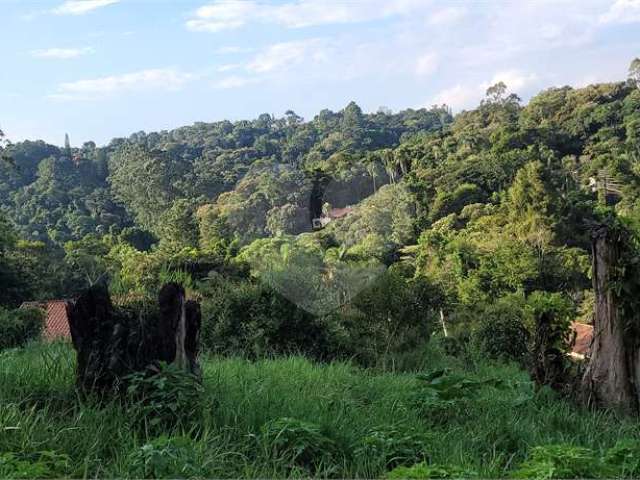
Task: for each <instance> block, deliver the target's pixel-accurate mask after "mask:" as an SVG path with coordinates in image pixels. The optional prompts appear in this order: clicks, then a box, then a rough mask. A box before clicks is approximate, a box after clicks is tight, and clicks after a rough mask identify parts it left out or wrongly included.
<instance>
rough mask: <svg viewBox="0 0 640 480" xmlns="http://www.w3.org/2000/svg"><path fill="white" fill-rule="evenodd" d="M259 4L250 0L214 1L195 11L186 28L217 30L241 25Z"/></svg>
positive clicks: (251, 15)
mask: <svg viewBox="0 0 640 480" xmlns="http://www.w3.org/2000/svg"><path fill="white" fill-rule="evenodd" d="M259 10H260V6H259V5H258V4H257V3H255V2H253V1H251V0H248V1H240V0H230V1H222V0H220V1H216V2H214V3H212V4H210V5H205V6H203V7H200V8H198V9H197V10H196V11H195V14H194V18H192V19H190V20H187V28H188V29H189V30H193V31H196V32H219V31H221V30H231V29H234V28H239V27H241V26H243V25H244V24H245V23H246V22H247V21H249V20H250V19H251V18H252V17H254V16H255V15H256V13H257V12H258V11H259Z"/></svg>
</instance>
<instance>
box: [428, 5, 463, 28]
mask: <svg viewBox="0 0 640 480" xmlns="http://www.w3.org/2000/svg"><path fill="white" fill-rule="evenodd" d="M466 15H467V10H466V9H465V8H462V7H447V8H443V9H442V10H438V11H437V12H435V13H434V14H433V15H431V16H430V17H429V20H428V23H429V24H431V25H451V24H453V23H456V22H457V21H459V20H461V19H462V18H463V17H465V16H466Z"/></svg>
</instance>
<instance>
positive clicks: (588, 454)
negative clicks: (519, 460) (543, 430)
mask: <svg viewBox="0 0 640 480" xmlns="http://www.w3.org/2000/svg"><path fill="white" fill-rule="evenodd" d="M602 473H603V472H602V466H601V463H600V460H599V458H598V457H597V456H596V454H595V453H594V451H593V450H591V449H590V448H584V447H577V446H574V445H566V444H559V445H545V446H539V447H534V448H533V450H532V451H531V453H530V454H529V458H528V459H527V460H526V461H525V462H524V463H523V464H522V465H520V468H518V469H517V470H515V471H514V472H513V473H512V477H513V478H541V479H546V478H596V477H599V476H601V474H602Z"/></svg>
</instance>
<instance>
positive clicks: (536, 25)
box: [0, 0, 640, 145]
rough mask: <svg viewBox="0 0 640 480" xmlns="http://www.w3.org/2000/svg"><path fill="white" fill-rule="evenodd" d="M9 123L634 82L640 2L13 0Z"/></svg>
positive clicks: (148, 126) (153, 122) (236, 113)
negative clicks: (630, 70) (629, 76)
mask: <svg viewBox="0 0 640 480" xmlns="http://www.w3.org/2000/svg"><path fill="white" fill-rule="evenodd" d="M0 12H2V18H3V22H2V28H1V29H0V42H1V45H2V46H3V48H2V63H1V64H0V65H1V66H0V128H2V129H3V130H4V131H5V133H6V134H7V135H8V137H9V138H10V139H11V140H13V141H17V140H22V139H25V138H30V139H35V138H42V139H45V140H47V141H49V142H52V143H55V144H61V143H62V142H63V140H64V134H65V132H68V133H69V135H70V136H71V141H72V144H73V145H80V144H81V143H82V142H84V141H87V140H94V141H96V142H97V143H98V144H103V143H106V142H108V141H109V140H110V139H111V138H113V137H118V136H127V135H129V134H130V133H133V132H136V131H140V130H145V131H147V132H149V131H154V130H161V129H171V128H175V127H179V126H182V125H186V124H191V123H193V122H196V121H216V120H222V119H231V120H238V119H243V118H254V117H256V116H257V115H259V114H260V113H264V112H266V113H271V114H274V115H282V114H283V112H285V111H286V110H288V109H292V110H294V111H295V112H296V113H298V114H299V115H302V116H304V117H305V118H311V117H313V115H315V114H316V113H317V112H318V111H320V110H321V109H323V108H330V109H333V110H339V109H340V108H342V107H344V106H345V105H346V104H347V103H348V102H349V101H351V100H355V101H356V102H357V103H358V104H359V105H360V106H361V107H362V108H363V109H364V110H365V111H374V110H377V109H378V108H379V107H380V106H385V107H388V108H391V109H392V110H400V109H404V108H408V107H411V108H419V107H422V106H430V105H432V104H436V103H437V104H441V103H447V104H449V105H450V106H451V107H452V108H453V109H454V111H459V110H460V109H463V108H472V107H474V106H475V105H477V103H478V102H479V100H480V99H481V98H482V96H483V93H484V90H485V89H486V88H487V86H488V85H490V84H492V83H495V82H496V81H498V80H503V81H504V82H505V83H506V84H507V85H508V86H509V87H510V89H511V90H512V91H515V92H516V93H518V94H520V96H521V97H522V98H524V99H527V98H529V97H530V96H531V95H532V94H535V93H536V92H537V91H539V90H540V89H542V88H545V87H549V86H560V85H566V84H569V85H574V86H583V85H587V84H589V83H593V82H600V81H610V80H621V79H624V78H625V77H626V71H627V67H628V65H629V63H630V61H631V60H632V59H633V58H634V57H637V56H640V0H611V1H603V0H577V1H576V0H531V1H515V0H514V1H487V0H485V1H473V2H471V1H455V0H449V1H444V0H441V1H435V0H279V1H276V0H273V1H266V0H212V1H209V2H207V1H206V0H201V1H192V0H180V1H178V0H174V1H171V0H68V1H65V0H54V1H44V0H43V1H29V0H21V1H18V0H0Z"/></svg>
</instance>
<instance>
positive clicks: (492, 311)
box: [471, 294, 530, 362]
mask: <svg viewBox="0 0 640 480" xmlns="http://www.w3.org/2000/svg"><path fill="white" fill-rule="evenodd" d="M525 308H526V303H525V299H524V297H523V296H521V295H517V294H514V295H509V296H506V297H502V298H500V299H498V300H497V301H496V302H495V303H494V304H491V305H488V306H486V307H485V308H484V309H483V311H482V312H481V315H482V321H481V322H480V324H479V325H478V326H477V327H476V328H475V329H474V331H473V332H472V338H471V343H472V345H473V347H474V348H475V349H476V350H477V351H479V352H480V353H482V354H484V355H486V356H487V357H489V358H491V359H494V360H513V361H517V362H524V361H525V360H526V357H527V355H528V352H529V338H530V334H529V331H528V329H527V327H526V326H525V323H524V318H525V316H526V310H525Z"/></svg>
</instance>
